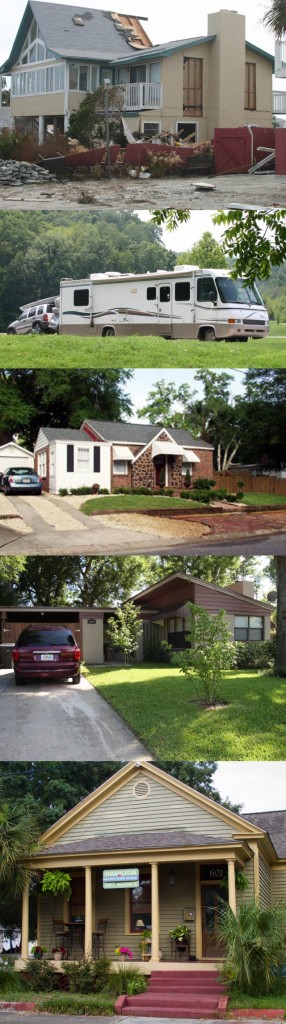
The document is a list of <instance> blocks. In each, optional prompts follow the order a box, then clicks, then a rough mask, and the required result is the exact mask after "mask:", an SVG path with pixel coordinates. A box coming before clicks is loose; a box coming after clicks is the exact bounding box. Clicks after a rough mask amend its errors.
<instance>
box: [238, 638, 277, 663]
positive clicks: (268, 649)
mask: <svg viewBox="0 0 286 1024" xmlns="http://www.w3.org/2000/svg"><path fill="white" fill-rule="evenodd" d="M235 650H236V664H237V668H239V669H244V668H260V669H261V668H273V665H274V661H275V651H276V642H275V640H259V641H257V643H249V642H248V643H245V644H244V643H242V642H241V641H236V643H235Z"/></svg>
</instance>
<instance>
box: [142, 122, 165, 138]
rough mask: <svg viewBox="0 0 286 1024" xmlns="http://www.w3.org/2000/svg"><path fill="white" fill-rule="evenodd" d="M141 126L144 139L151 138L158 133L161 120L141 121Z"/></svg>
mask: <svg viewBox="0 0 286 1024" xmlns="http://www.w3.org/2000/svg"><path fill="white" fill-rule="evenodd" d="M142 127H143V135H144V139H152V137H153V135H159V134H160V131H161V121H143V126H142Z"/></svg>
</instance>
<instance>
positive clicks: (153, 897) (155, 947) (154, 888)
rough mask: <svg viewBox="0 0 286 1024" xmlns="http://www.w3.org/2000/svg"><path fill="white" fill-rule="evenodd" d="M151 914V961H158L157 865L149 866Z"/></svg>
mask: <svg viewBox="0 0 286 1024" xmlns="http://www.w3.org/2000/svg"><path fill="white" fill-rule="evenodd" d="M151 913H152V917H151V920H152V953H151V960H159V875H158V864H157V862H156V863H153V864H151Z"/></svg>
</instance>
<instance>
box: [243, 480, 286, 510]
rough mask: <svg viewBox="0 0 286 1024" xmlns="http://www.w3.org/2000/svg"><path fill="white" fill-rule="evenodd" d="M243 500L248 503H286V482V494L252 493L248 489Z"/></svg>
mask: <svg viewBox="0 0 286 1024" xmlns="http://www.w3.org/2000/svg"><path fill="white" fill-rule="evenodd" d="M243 501H244V502H245V504H246V505H286V482H285V494H260V493H259V494H255V493H251V494H250V493H249V492H247V491H246V492H245V494H244V495H243Z"/></svg>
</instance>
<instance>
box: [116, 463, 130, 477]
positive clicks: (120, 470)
mask: <svg viewBox="0 0 286 1024" xmlns="http://www.w3.org/2000/svg"><path fill="white" fill-rule="evenodd" d="M113 473H114V475H115V476H127V473H128V462H126V460H125V459H114V462H113Z"/></svg>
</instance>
